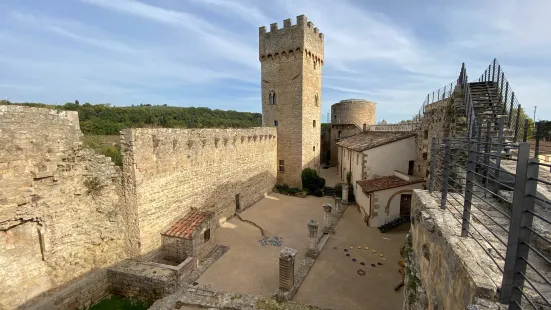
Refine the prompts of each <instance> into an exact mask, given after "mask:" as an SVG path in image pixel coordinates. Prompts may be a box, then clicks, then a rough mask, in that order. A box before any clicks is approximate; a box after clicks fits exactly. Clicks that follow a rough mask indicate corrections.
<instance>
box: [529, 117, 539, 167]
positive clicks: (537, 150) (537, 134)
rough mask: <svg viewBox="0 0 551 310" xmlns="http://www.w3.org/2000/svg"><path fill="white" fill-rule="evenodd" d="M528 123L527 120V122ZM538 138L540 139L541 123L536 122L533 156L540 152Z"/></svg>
mask: <svg viewBox="0 0 551 310" xmlns="http://www.w3.org/2000/svg"><path fill="white" fill-rule="evenodd" d="M527 123H528V122H527ZM540 139H541V123H539V122H538V123H536V147H535V148H534V154H535V157H536V158H538V156H539V154H540Z"/></svg>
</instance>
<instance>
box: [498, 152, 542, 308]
mask: <svg viewBox="0 0 551 310" xmlns="http://www.w3.org/2000/svg"><path fill="white" fill-rule="evenodd" d="M536 163H537V160H536V159H530V145H529V144H528V143H525V142H523V143H521V144H520V145H519V147H518V160H517V170H516V174H515V175H516V180H515V190H514V194H513V206H512V210H511V224H510V226H509V236H508V240H507V252H506V253H505V265H504V266H503V280H502V283H501V294H500V302H501V303H503V304H509V305H510V306H512V307H510V308H509V309H518V307H516V306H514V305H516V303H518V304H520V303H521V300H522V293H521V292H520V291H519V289H516V288H515V287H519V288H521V289H522V288H523V287H524V277H523V276H522V274H526V262H525V261H524V260H523V259H521V258H528V251H529V248H528V244H529V243H530V235H531V232H530V230H529V228H532V220H533V216H532V214H531V213H530V212H528V211H532V212H533V211H534V198H533V197H534V196H536V194H537V191H536V188H537V181H536V180H535V179H537V177H538V166H537V165H536Z"/></svg>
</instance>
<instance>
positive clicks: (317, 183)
mask: <svg viewBox="0 0 551 310" xmlns="http://www.w3.org/2000/svg"><path fill="white" fill-rule="evenodd" d="M301 178H302V188H304V189H306V190H308V192H309V193H310V194H312V193H314V192H315V191H316V189H323V187H324V186H325V179H324V178H322V177H320V176H318V173H317V172H316V170H314V169H312V168H306V169H304V170H302V174H301Z"/></svg>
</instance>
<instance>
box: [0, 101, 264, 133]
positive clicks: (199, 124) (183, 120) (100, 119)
mask: <svg viewBox="0 0 551 310" xmlns="http://www.w3.org/2000/svg"><path fill="white" fill-rule="evenodd" d="M0 104H4V105H6V104H14V105H24V106H31V107H40V108H49V109H55V110H69V111H78V115H79V119H80V129H81V130H82V132H83V133H84V134H94V135H118V134H119V131H120V130H122V129H124V128H130V127H152V126H153V127H166V128H177V127H178V128H247V127H259V126H261V125H262V114H260V113H250V112H237V111H232V110H230V111H223V110H211V109H209V108H195V107H189V108H188V107H169V106H166V105H163V106H158V105H143V104H141V105H139V106H130V107H112V106H110V105H109V104H90V103H85V104H82V105H81V104H80V103H79V102H78V100H77V101H75V102H74V103H71V102H68V103H66V104H64V105H47V104H43V103H31V102H24V103H12V102H9V101H6V100H1V101H0Z"/></svg>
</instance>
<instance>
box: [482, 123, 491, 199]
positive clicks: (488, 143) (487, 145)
mask: <svg viewBox="0 0 551 310" xmlns="http://www.w3.org/2000/svg"><path fill="white" fill-rule="evenodd" d="M491 127H492V122H491V121H490V120H489V119H488V120H487V121H486V143H485V145H484V180H483V181H484V182H483V183H484V187H486V188H488V179H489V174H490V169H489V168H488V167H489V166H490V151H491V150H492V145H491V143H492V137H491V136H490V128H491ZM486 193H487V192H486V191H484V197H486Z"/></svg>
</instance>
